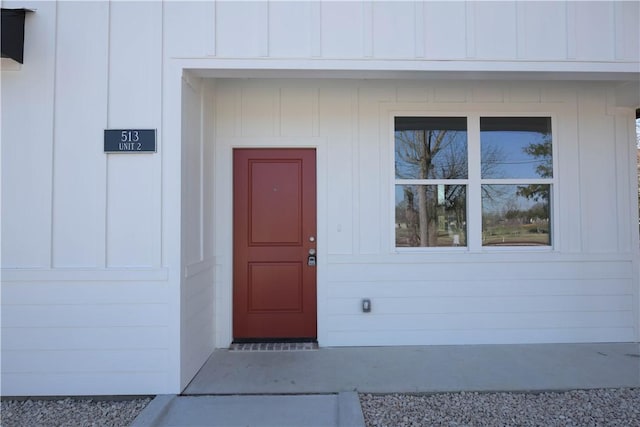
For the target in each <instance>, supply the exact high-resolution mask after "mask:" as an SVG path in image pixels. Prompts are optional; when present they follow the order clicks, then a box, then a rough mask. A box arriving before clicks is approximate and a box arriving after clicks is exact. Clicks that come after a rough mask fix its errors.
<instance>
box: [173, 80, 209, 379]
mask: <svg viewBox="0 0 640 427" xmlns="http://www.w3.org/2000/svg"><path fill="white" fill-rule="evenodd" d="M214 96H215V86H214V84H212V83H211V84H210V83H208V82H206V81H202V80H201V79H198V78H195V77H193V76H191V75H190V74H188V73H187V74H185V76H184V78H183V84H182V103H183V104H182V105H183V107H182V113H183V117H182V124H183V129H182V132H183V137H182V139H183V141H182V148H183V168H182V175H183V176H182V185H183V196H182V197H183V202H182V230H183V232H182V239H183V248H182V263H183V265H182V269H181V271H182V272H183V275H182V279H181V288H180V387H181V388H183V387H186V385H187V384H188V382H189V381H190V380H191V379H192V378H193V376H194V375H195V374H196V372H197V371H198V369H200V367H201V366H202V365H203V364H204V362H205V361H206V359H207V358H208V357H209V355H210V354H211V352H212V351H213V347H214V342H215V338H216V337H215V322H214V311H215V310H214V306H215V303H216V302H215V289H214V264H215V259H214V252H213V240H214V231H215V230H214V227H213V221H214V218H213V212H212V209H213V205H212V203H213V202H212V200H213V189H212V187H213V173H214V171H213V160H214V157H213V148H214V141H215V136H214V135H215V133H214V128H215V124H214V108H215V102H214Z"/></svg>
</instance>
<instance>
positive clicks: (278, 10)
mask: <svg viewBox="0 0 640 427" xmlns="http://www.w3.org/2000/svg"><path fill="white" fill-rule="evenodd" d="M268 6H269V12H268V16H269V56H272V57H276V58H283V57H293V58H308V57H310V56H311V31H314V30H316V28H313V27H312V26H311V23H312V10H313V8H312V4H311V2H308V1H305V2H287V1H284V2H269V3H268Z"/></svg>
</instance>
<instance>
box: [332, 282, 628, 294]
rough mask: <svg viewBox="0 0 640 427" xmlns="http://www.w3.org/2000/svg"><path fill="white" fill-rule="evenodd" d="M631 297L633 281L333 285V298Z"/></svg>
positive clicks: (346, 283) (360, 283)
mask: <svg viewBox="0 0 640 427" xmlns="http://www.w3.org/2000/svg"><path fill="white" fill-rule="evenodd" d="M574 295H576V296H594V297H599V296H621V295H625V296H629V295H633V282H632V281H631V280H630V279H608V278H607V279H566V280H555V279H551V280H532V279H526V280H518V281H514V280H495V279H494V280H462V281H432V280H424V281H417V282H404V281H388V282H346V281H341V282H331V283H330V284H329V297H330V298H355V297H361V298H365V297H366V298H397V297H399V296H403V297H405V298H407V299H411V298H422V297H485V298H489V297H508V296H515V297H528V296H532V297H556V296H563V297H564V296H574Z"/></svg>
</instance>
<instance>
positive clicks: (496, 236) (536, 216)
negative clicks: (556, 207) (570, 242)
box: [482, 184, 551, 246]
mask: <svg viewBox="0 0 640 427" xmlns="http://www.w3.org/2000/svg"><path fill="white" fill-rule="evenodd" d="M550 196H551V186H550V185H547V184H531V185H483V186H482V245H483V246H538V245H551V220H550V218H551V216H550V210H549V198H550Z"/></svg>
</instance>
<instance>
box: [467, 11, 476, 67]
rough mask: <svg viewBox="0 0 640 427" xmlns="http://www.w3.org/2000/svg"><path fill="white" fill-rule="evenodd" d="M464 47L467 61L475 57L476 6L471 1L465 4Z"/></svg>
mask: <svg viewBox="0 0 640 427" xmlns="http://www.w3.org/2000/svg"><path fill="white" fill-rule="evenodd" d="M465 12H466V13H465V17H466V20H467V22H466V27H465V28H466V45H467V59H473V58H475V57H476V5H475V3H474V2H473V1H468V2H467V3H466V11H465Z"/></svg>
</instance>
